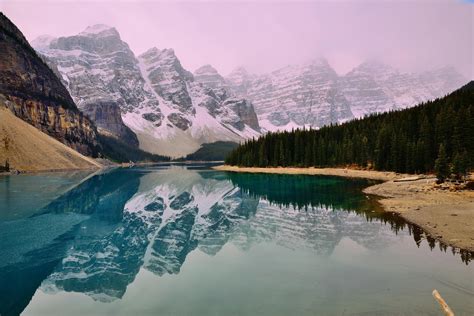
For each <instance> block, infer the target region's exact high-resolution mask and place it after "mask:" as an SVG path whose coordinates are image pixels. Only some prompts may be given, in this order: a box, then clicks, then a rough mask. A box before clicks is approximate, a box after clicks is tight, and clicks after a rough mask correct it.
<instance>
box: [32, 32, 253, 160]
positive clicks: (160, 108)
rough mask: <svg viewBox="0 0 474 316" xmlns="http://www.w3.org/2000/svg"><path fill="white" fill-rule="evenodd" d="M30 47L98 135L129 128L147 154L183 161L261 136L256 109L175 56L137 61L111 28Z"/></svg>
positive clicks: (166, 52)
mask: <svg viewBox="0 0 474 316" xmlns="http://www.w3.org/2000/svg"><path fill="white" fill-rule="evenodd" d="M32 44H33V45H34V46H35V48H36V49H37V50H38V51H39V52H40V54H42V55H43V56H44V59H45V60H46V62H48V63H49V65H50V66H51V68H52V69H57V71H58V74H59V75H60V76H61V78H62V80H63V83H64V85H65V86H66V87H67V88H68V90H69V92H70V93H71V96H72V98H73V99H74V101H75V102H76V104H77V105H78V107H79V108H80V109H82V110H83V111H84V112H86V113H90V114H91V118H92V120H94V121H95V122H96V123H97V125H98V127H99V132H101V131H102V132H104V133H108V134H112V135H115V136H116V137H119V138H123V137H124V136H125V137H127V138H128V136H127V130H128V128H130V129H131V130H132V131H133V132H134V133H135V134H136V136H137V137H138V141H139V143H140V148H142V149H144V150H146V151H149V152H152V153H158V154H163V155H168V156H174V157H178V156H182V155H185V154H188V153H192V152H194V151H196V150H197V149H199V147H200V146H201V145H202V144H203V143H209V142H214V141H219V140H225V141H234V142H239V141H241V140H242V139H245V138H249V137H254V136H258V135H260V126H259V124H258V120H257V116H256V114H255V112H254V109H253V106H252V104H251V103H249V102H247V101H246V100H244V99H242V98H238V97H235V96H234V97H231V96H230V95H229V94H228V93H227V91H225V90H223V89H212V88H209V87H205V86H204V85H202V84H200V83H198V82H196V81H195V79H194V76H193V74H192V73H190V72H189V71H187V70H186V69H184V68H183V67H182V65H181V63H180V61H179V59H178V58H177V57H176V55H175V53H174V51H173V50H172V49H161V50H160V49H157V48H151V49H149V50H148V51H146V52H145V53H143V54H141V55H140V56H138V57H136V56H135V55H134V54H133V52H132V51H131V50H130V48H129V46H128V44H127V43H125V42H124V41H122V40H121V38H120V34H119V33H118V32H117V30H116V29H115V28H111V27H108V26H105V25H94V26H91V27H88V28H87V29H86V30H84V31H83V32H81V33H79V34H77V35H75V36H70V37H60V38H56V39H55V38H51V37H45V36H43V37H40V38H38V39H36V40H35V41H33V42H32ZM104 105H107V107H104ZM94 108H102V109H101V110H100V111H98V110H96V111H93V109H94ZM106 111H107V112H108V113H109V114H108V115H107V116H108V118H109V119H105V120H99V118H101V117H102V116H101V117H99V116H98V115H97V113H103V112H106ZM119 114H120V115H119ZM111 120H113V122H111ZM133 142H134V139H133V138H132V137H130V138H129V143H133Z"/></svg>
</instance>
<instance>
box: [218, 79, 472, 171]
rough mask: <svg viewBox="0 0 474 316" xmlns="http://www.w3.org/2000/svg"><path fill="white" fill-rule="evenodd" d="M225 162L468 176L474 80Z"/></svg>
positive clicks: (263, 143) (270, 139) (268, 142)
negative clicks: (411, 103)
mask: <svg viewBox="0 0 474 316" xmlns="http://www.w3.org/2000/svg"><path fill="white" fill-rule="evenodd" d="M226 164H229V165H238V166H250V167H252V166H254V167H269V166H273V167H275V166H282V167H285V166H298V167H310V166H316V167H334V166H348V165H352V166H358V167H363V168H366V167H367V168H372V169H375V170H392V171H397V172H407V173H425V172H431V171H434V170H435V168H436V169H449V170H452V171H453V172H454V173H457V174H462V173H465V172H466V170H469V169H472V168H473V167H474V81H471V82H470V83H469V84H467V85H466V86H464V87H463V88H461V89H459V90H457V91H455V92H453V93H451V94H449V95H447V96H446V97H444V98H440V99H436V100H434V101H430V102H427V103H422V104H420V105H418V106H416V107H414V108H410V109H406V110H401V111H394V112H389V113H383V114H374V115H371V116H368V117H365V118H363V119H360V120H354V121H351V122H348V123H345V124H342V125H332V126H328V127H324V128H321V129H319V130H294V131H291V132H281V133H269V134H267V135H265V136H263V137H260V138H259V139H256V140H249V141H247V142H245V143H244V144H242V145H241V146H239V147H238V148H237V149H235V150H234V151H232V152H231V153H230V154H229V156H228V157H227V159H226ZM442 171H443V170H442ZM444 172H445V173H447V172H448V171H447V170H446V171H444Z"/></svg>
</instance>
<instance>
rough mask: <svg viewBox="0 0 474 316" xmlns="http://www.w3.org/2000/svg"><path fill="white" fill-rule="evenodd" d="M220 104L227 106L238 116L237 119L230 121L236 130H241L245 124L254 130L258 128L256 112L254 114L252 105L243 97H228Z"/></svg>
mask: <svg viewBox="0 0 474 316" xmlns="http://www.w3.org/2000/svg"><path fill="white" fill-rule="evenodd" d="M222 105H223V106H224V107H225V106H227V107H229V108H230V109H231V110H232V111H233V112H234V113H236V114H237V116H238V117H239V120H238V121H236V122H231V124H232V126H234V127H235V128H237V129H238V130H243V129H244V128H245V124H246V125H248V126H250V127H251V128H253V129H254V130H256V131H259V130H260V126H259V125H258V118H257V114H255V111H254V109H253V105H252V103H250V102H249V101H247V100H245V99H235V98H230V99H227V100H225V101H224V103H223V104H222Z"/></svg>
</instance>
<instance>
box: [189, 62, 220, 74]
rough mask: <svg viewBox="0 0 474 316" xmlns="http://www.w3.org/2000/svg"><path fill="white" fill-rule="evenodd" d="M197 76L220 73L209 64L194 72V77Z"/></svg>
mask: <svg viewBox="0 0 474 316" xmlns="http://www.w3.org/2000/svg"><path fill="white" fill-rule="evenodd" d="M196 74H199V75H201V74H219V73H218V72H217V70H216V69H215V68H214V67H212V66H211V65H209V64H207V65H203V66H201V67H199V68H198V69H196V70H195V71H194V75H196Z"/></svg>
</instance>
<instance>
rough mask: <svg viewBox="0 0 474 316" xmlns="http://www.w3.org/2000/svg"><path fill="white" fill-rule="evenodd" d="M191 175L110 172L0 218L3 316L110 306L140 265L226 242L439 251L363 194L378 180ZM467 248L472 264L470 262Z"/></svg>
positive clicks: (165, 267)
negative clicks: (35, 299) (411, 244)
mask: <svg viewBox="0 0 474 316" xmlns="http://www.w3.org/2000/svg"><path fill="white" fill-rule="evenodd" d="M193 169H194V168H192V167H187V168H186V167H176V166H175V167H169V168H168V167H155V168H146V169H140V168H133V169H118V170H111V171H108V172H104V173H102V174H97V175H94V176H92V177H90V178H89V179H87V180H86V181H84V182H82V183H80V184H78V185H77V186H76V187H75V188H73V189H72V190H70V191H69V192H66V193H64V194H63V195H61V196H60V197H59V198H56V199H54V200H53V201H51V202H50V203H49V204H47V205H46V206H44V207H42V208H41V209H39V210H37V212H35V213H34V215H29V216H26V217H24V218H16V219H14V220H7V221H1V222H0V259H1V260H0V315H17V314H19V313H21V312H22V311H23V310H24V309H25V307H26V306H27V305H28V304H29V302H30V300H31V298H32V296H33V295H34V294H35V292H36V290H37V289H38V288H40V289H41V291H43V292H46V293H56V292H62V291H65V292H78V293H84V294H86V295H88V296H90V297H91V298H93V299H94V300H96V301H100V302H112V301H115V300H117V299H120V298H122V297H123V296H124V294H125V292H126V290H127V286H128V285H129V284H131V283H132V282H133V281H134V279H135V277H136V275H137V274H138V272H139V271H140V269H142V268H143V269H146V270H148V271H150V272H152V273H153V274H155V275H157V276H163V275H165V274H178V273H179V272H180V269H181V267H182V266H183V264H185V261H186V257H187V256H188V254H189V253H190V252H192V251H194V250H195V249H199V250H200V251H201V252H203V253H205V254H208V255H211V256H213V255H216V254H217V253H219V251H220V250H221V249H222V248H223V247H224V246H225V245H226V244H227V243H231V244H233V245H234V246H236V247H237V248H238V249H241V250H242V251H247V250H249V249H251V248H252V246H253V245H256V244H259V243H265V242H271V243H274V244H277V245H279V246H282V247H286V248H289V249H308V250H310V251H312V252H315V253H317V254H318V255H320V256H329V255H330V254H331V253H332V252H333V250H334V249H335V247H336V246H337V245H338V244H339V243H340V242H341V240H342V239H343V238H350V239H351V240H353V241H354V242H356V243H357V244H359V245H362V246H363V247H365V248H367V249H381V248H383V247H386V246H387V245H389V244H390V243H391V242H392V241H393V240H394V239H395V238H396V236H397V234H399V233H402V234H410V235H412V236H413V238H414V240H415V242H416V243H417V245H420V244H421V241H422V240H426V241H427V244H428V245H429V246H430V247H431V248H432V249H433V248H434V247H435V245H436V242H435V241H434V240H433V239H432V238H430V237H429V236H426V235H425V234H424V233H423V231H422V230H421V229H419V228H418V227H416V226H413V225H409V224H408V223H406V222H404V221H403V220H401V219H400V218H399V217H397V216H395V215H394V214H392V213H384V212H380V211H379V210H378V209H377V204H376V202H375V201H374V200H373V199H368V198H367V197H366V196H364V195H363V194H362V193H361V190H362V188H364V187H366V186H367V185H369V184H371V183H373V182H371V181H367V180H355V179H351V180H348V179H343V178H336V177H317V176H288V175H262V174H237V173H222V172H216V171H211V170H207V169H205V168H195V169H196V170H193ZM380 223H384V224H387V225H388V226H389V227H390V229H387V228H386V227H387V226H386V225H382V224H380ZM405 228H406V229H405ZM439 248H440V249H441V250H442V251H444V252H446V250H447V247H446V246H444V245H442V244H439ZM453 253H457V251H456V250H455V249H453ZM460 253H461V254H460V257H461V259H462V260H463V261H464V262H465V263H466V264H467V263H469V261H470V258H471V256H472V255H471V254H470V253H467V252H460Z"/></svg>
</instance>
